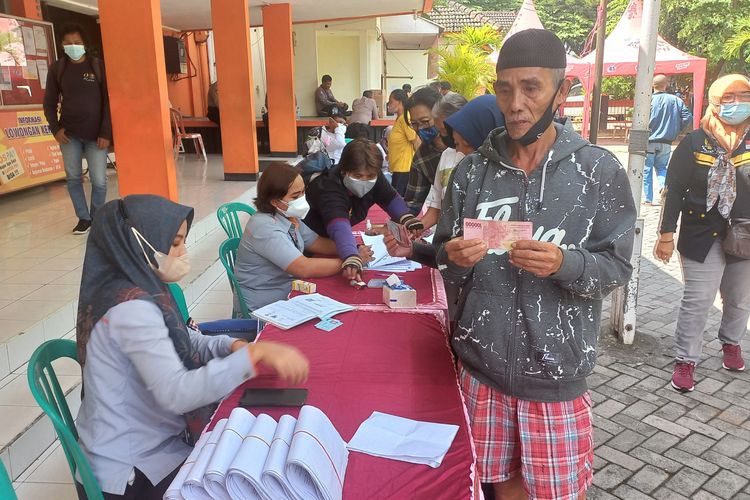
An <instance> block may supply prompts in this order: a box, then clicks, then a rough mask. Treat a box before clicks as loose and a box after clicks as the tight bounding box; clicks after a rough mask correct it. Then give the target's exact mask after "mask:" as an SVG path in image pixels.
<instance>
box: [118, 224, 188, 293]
mask: <svg viewBox="0 0 750 500" xmlns="http://www.w3.org/2000/svg"><path fill="white" fill-rule="evenodd" d="M131 230H132V231H133V234H134V235H135V239H136V241H138V245H140V247H141V251H143V256H144V257H145V258H146V262H147V263H148V266H149V267H150V268H151V269H152V270H153V271H154V274H156V276H157V277H158V278H159V279H160V280H161V281H162V282H163V283H177V282H178V281H181V280H182V279H183V278H184V277H185V276H187V275H188V273H190V259H189V258H188V255H187V254H184V255H181V256H179V257H175V256H174V255H168V254H165V253H163V252H160V251H158V250H156V249H155V248H154V247H153V246H152V245H151V243H149V242H148V241H147V240H146V238H144V237H143V235H141V233H139V232H138V230H137V229H136V228H134V227H133V228H131ZM143 243H145V244H146V245H147V246H148V247H149V248H150V249H151V250H153V252H154V253H153V258H154V261H155V262H156V266H154V265H153V264H152V263H151V260H150V259H149V258H148V255H147V254H146V249H145V248H144V247H143Z"/></svg>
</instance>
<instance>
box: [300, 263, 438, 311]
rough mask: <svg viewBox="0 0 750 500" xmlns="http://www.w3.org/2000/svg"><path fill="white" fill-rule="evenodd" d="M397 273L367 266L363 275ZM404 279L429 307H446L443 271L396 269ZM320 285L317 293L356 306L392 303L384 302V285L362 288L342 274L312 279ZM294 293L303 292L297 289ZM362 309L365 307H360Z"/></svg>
mask: <svg viewBox="0 0 750 500" xmlns="http://www.w3.org/2000/svg"><path fill="white" fill-rule="evenodd" d="M391 274H393V273H386V272H382V271H368V270H367V269H365V271H364V273H363V275H362V279H363V280H365V282H367V281H369V280H371V279H375V278H381V279H385V278H387V277H388V276H390V275H391ZM396 274H398V276H399V277H400V278H401V280H402V281H403V282H404V283H406V284H407V285H409V286H411V287H412V288H414V289H415V290H416V291H417V305H418V306H430V307H429V309H436V310H437V309H445V307H446V304H445V293H444V292H443V289H444V288H443V282H442V280H441V277H440V273H437V272H435V270H434V269H431V268H429V267H423V268H422V269H417V270H416V271H409V272H406V273H396ZM310 281H311V282H313V283H315V284H316V285H317V293H319V294H322V295H325V296H326V297H330V298H332V299H334V300H338V301H340V302H344V303H346V304H351V305H355V306H384V307H385V309H389V308H388V306H386V305H385V304H383V289H382V288H362V289H358V288H355V287H353V286H351V285H350V284H349V283H348V282H347V281H346V280H345V279H343V278H342V277H341V276H340V275H336V276H330V277H328V278H314V279H311V280H310ZM292 295H299V294H298V293H293V294H292ZM360 309H361V308H360Z"/></svg>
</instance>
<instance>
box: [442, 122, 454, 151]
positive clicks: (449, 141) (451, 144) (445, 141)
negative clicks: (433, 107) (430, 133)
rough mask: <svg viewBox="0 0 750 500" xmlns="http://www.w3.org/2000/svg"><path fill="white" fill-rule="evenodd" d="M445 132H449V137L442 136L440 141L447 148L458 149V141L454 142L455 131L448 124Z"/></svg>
mask: <svg viewBox="0 0 750 500" xmlns="http://www.w3.org/2000/svg"><path fill="white" fill-rule="evenodd" d="M445 130H446V131H447V132H448V135H441V136H440V140H441V141H443V144H445V146H446V147H449V148H453V149H456V141H454V140H453V129H452V128H451V126H450V125H448V124H447V123H446V124H445Z"/></svg>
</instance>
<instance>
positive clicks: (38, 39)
mask: <svg viewBox="0 0 750 500" xmlns="http://www.w3.org/2000/svg"><path fill="white" fill-rule="evenodd" d="M34 45H36V55H38V56H46V55H47V33H45V32H44V28H43V27H42V26H34Z"/></svg>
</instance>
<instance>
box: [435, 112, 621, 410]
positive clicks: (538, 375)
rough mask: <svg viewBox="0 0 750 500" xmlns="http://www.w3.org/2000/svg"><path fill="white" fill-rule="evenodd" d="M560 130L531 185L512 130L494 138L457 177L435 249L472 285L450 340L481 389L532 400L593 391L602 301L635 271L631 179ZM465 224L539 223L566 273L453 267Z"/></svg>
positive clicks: (539, 236)
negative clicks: (590, 382)
mask: <svg viewBox="0 0 750 500" xmlns="http://www.w3.org/2000/svg"><path fill="white" fill-rule="evenodd" d="M556 130H557V140H556V142H555V144H554V145H553V147H552V150H551V151H550V153H549V155H548V156H547V159H546V160H545V162H544V163H543V164H542V165H540V166H539V168H537V169H535V170H534V171H533V172H532V173H531V174H530V175H529V176H527V175H526V174H525V173H524V172H523V171H522V170H520V169H518V168H516V167H514V166H513V164H512V162H511V161H510V160H509V154H508V153H507V151H506V150H505V139H504V134H505V130H504V129H502V128H501V129H497V130H495V131H493V132H492V133H491V134H490V136H489V137H488V139H487V141H485V143H484V145H483V146H482V147H481V148H480V149H479V150H478V151H477V152H476V153H474V154H472V155H470V156H468V157H467V158H466V159H464V160H463V161H462V162H461V163H460V164H459V165H458V166H457V167H456V169H455V170H454V172H453V176H452V178H451V182H450V185H449V188H448V190H447V192H446V199H445V201H444V203H443V212H442V216H441V218H440V222H439V224H438V228H437V232H436V235H435V241H434V244H435V246H436V249H437V252H438V264H439V268H440V270H441V272H442V274H443V277H444V278H445V279H446V281H448V282H449V283H451V284H453V285H457V286H460V287H463V290H462V294H461V300H462V301H463V307H461V305H460V304H459V308H458V312H457V317H456V319H457V322H456V330H455V332H454V335H453V340H452V343H453V346H454V348H455V350H456V352H457V353H458V356H459V358H460V360H461V362H462V363H463V365H464V366H465V367H466V369H468V370H469V372H470V373H471V374H472V375H474V376H475V377H476V378H478V379H479V380H480V381H481V382H482V383H484V384H487V385H489V386H491V387H493V388H494V389H496V390H499V391H500V392H502V393H503V394H507V395H511V396H515V397H518V398H521V399H526V400H531V401H568V400H571V399H574V398H576V397H578V396H579V395H581V394H582V393H583V392H585V391H586V376H587V375H588V374H589V373H591V370H592V369H593V368H594V364H595V362H596V350H597V343H598V337H599V329H600V320H601V306H602V299H603V298H604V297H605V296H606V295H608V294H609V293H610V292H611V291H612V290H614V289H615V288H616V287H618V286H621V285H624V284H625V283H627V281H628V279H629V278H630V275H631V272H632V267H631V265H630V255H631V252H632V249H633V227H634V223H635V217H636V210H635V206H634V203H633V196H632V194H631V191H630V184H629V183H628V178H627V175H626V172H625V170H624V169H623V168H622V166H621V164H620V163H619V162H618V161H617V159H616V158H615V157H614V156H613V155H612V154H611V153H609V152H608V151H606V150H604V149H602V148H599V147H596V146H592V145H591V144H590V143H589V142H587V141H585V140H584V139H583V138H582V137H581V136H579V135H578V134H576V133H575V132H573V131H572V130H570V129H565V128H563V127H562V126H561V125H556ZM545 170H546V172H545ZM464 217H467V218H477V219H496V220H523V221H531V222H533V224H534V236H533V237H534V239H535V240H541V241H550V242H554V243H556V244H557V245H559V246H560V247H561V248H562V250H563V257H564V260H563V264H562V267H561V268H560V270H559V271H558V272H557V273H556V274H555V275H553V276H551V277H549V278H537V277H535V276H534V275H532V274H531V273H529V272H526V271H521V270H520V269H518V268H515V267H513V266H511V265H510V263H509V261H508V256H507V253H506V251H505V250H498V251H495V250H491V251H490V253H489V254H488V255H486V256H485V257H484V258H483V259H482V260H481V261H480V262H479V263H478V264H477V265H476V266H474V268H473V269H467V268H462V267H458V266H456V265H454V264H453V263H451V262H450V261H448V259H447V255H446V253H445V249H444V248H443V245H444V244H445V243H446V242H447V241H449V240H450V239H452V238H455V237H456V236H461V235H462V234H463V219H464ZM461 300H460V302H461Z"/></svg>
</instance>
